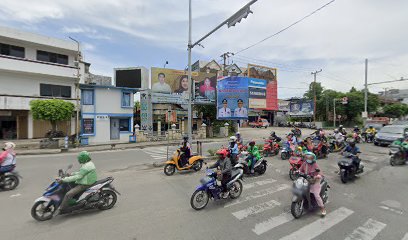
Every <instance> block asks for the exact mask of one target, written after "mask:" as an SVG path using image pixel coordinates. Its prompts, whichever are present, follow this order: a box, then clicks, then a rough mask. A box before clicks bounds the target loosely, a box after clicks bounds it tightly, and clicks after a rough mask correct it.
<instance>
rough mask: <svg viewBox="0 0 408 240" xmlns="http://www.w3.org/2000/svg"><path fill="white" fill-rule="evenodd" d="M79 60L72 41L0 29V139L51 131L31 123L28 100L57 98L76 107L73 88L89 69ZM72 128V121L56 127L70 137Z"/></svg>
mask: <svg viewBox="0 0 408 240" xmlns="http://www.w3.org/2000/svg"><path fill="white" fill-rule="evenodd" d="M78 58H80V52H78V45H77V44H76V43H75V42H74V41H71V40H69V39H68V40H61V39H56V38H51V37H46V36H42V35H38V34H34V33H29V32H24V31H20V30H16V29H11V28H7V27H1V26H0V83H1V85H0V139H25V138H41V137H44V135H45V133H46V132H47V131H48V130H49V129H51V125H50V123H49V122H47V121H39V120H34V119H33V117H32V114H31V113H30V101H31V100H34V99H53V98H58V99H63V100H66V101H70V102H73V103H74V104H76V99H77V94H76V86H77V85H76V84H77V83H78V81H79V82H81V83H83V80H82V79H83V78H84V77H85V75H86V74H85V71H86V69H88V68H89V64H87V67H85V64H84V63H83V62H82V61H81V59H78ZM78 67H79V69H80V76H82V78H81V80H79V79H78V75H77V71H78ZM78 96H79V91H78ZM79 97H80V96H79ZM75 124H76V123H75V117H73V118H72V120H71V121H66V122H60V123H58V126H57V127H58V130H61V131H64V132H66V134H73V133H75V127H76V126H75Z"/></svg>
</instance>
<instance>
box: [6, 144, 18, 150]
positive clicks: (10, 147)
mask: <svg viewBox="0 0 408 240" xmlns="http://www.w3.org/2000/svg"><path fill="white" fill-rule="evenodd" d="M15 147H16V144H14V143H13V142H6V143H4V149H5V150H8V149H14V148H15Z"/></svg>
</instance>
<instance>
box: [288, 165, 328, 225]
mask: <svg viewBox="0 0 408 240" xmlns="http://www.w3.org/2000/svg"><path fill="white" fill-rule="evenodd" d="M310 181H311V178H310V176H307V175H306V174H303V173H299V178H298V179H296V180H295V181H293V188H292V193H293V197H292V204H291V207H290V211H291V213H292V215H293V217H294V218H300V217H301V216H302V214H303V211H304V210H308V209H310V208H309V201H308V200H307V196H306V194H310V202H311V208H312V209H313V208H316V207H318V205H317V202H316V199H315V197H314V194H312V193H310V191H309V189H310V184H311V183H310ZM320 185H321V191H320V197H321V198H322V200H323V203H324V204H326V202H327V199H328V198H329V193H328V189H329V188H330V186H329V185H328V183H327V181H326V179H325V178H323V179H322V180H321V181H320Z"/></svg>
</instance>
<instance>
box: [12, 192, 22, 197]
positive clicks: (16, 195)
mask: <svg viewBox="0 0 408 240" xmlns="http://www.w3.org/2000/svg"><path fill="white" fill-rule="evenodd" d="M20 196H21V194H20V193H17V194H13V195H11V196H10V197H11V198H13V197H20Z"/></svg>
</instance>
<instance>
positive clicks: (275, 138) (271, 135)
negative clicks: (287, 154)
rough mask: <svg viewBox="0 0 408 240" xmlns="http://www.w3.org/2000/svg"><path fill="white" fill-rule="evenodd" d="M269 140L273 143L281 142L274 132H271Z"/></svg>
mask: <svg viewBox="0 0 408 240" xmlns="http://www.w3.org/2000/svg"><path fill="white" fill-rule="evenodd" d="M269 139H270V140H272V141H274V142H280V141H282V139H281V138H280V137H278V136H277V135H276V133H275V131H272V132H271V134H270V135H269Z"/></svg>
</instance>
